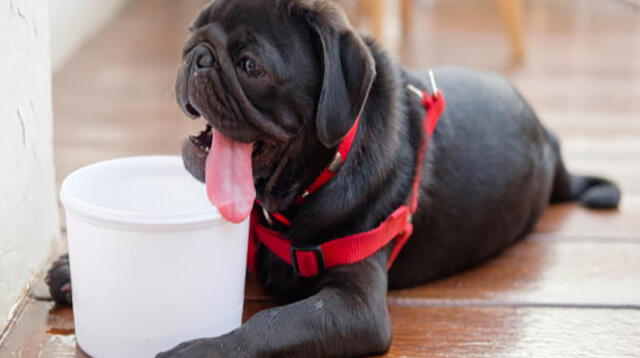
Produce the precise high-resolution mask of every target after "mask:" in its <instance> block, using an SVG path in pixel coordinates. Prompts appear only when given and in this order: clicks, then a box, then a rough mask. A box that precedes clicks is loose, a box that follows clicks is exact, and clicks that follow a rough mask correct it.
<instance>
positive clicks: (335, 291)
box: [158, 250, 391, 358]
mask: <svg viewBox="0 0 640 358" xmlns="http://www.w3.org/2000/svg"><path fill="white" fill-rule="evenodd" d="M387 257H388V253H387V252H385V250H381V251H380V252H379V253H378V254H376V255H375V256H374V257H371V258H369V259H367V260H365V261H363V262H360V263H357V264H354V265H348V266H342V267H337V268H334V269H332V270H330V271H327V272H326V273H325V274H324V275H323V277H322V278H321V283H320V285H321V288H320V290H319V292H318V293H317V294H315V295H314V296H311V297H309V298H306V299H304V300H302V301H298V302H296V303H293V304H290V305H286V306H282V307H278V308H273V309H268V310H265V311H262V312H259V313H258V314H256V315H255V316H253V317H252V318H251V319H250V320H249V321H248V322H246V323H245V324H244V325H242V326H241V327H240V328H238V329H236V330H235V331H233V332H231V333H229V334H227V335H225V336H222V337H218V338H205V339H199V340H195V341H190V342H186V343H183V344H181V345H179V346H178V347H176V348H174V349H173V350H171V351H169V352H165V353H162V354H160V355H158V358H195V357H200V358H204V357H305V358H323V357H341V358H349V357H368V356H372V355H379V354H382V353H384V352H386V351H387V350H388V349H389V346H390V344H391V321H390V318H389V312H388V309H387V267H386V262H387Z"/></svg>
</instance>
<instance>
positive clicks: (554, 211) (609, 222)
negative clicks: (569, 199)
mask: <svg viewBox="0 0 640 358" xmlns="http://www.w3.org/2000/svg"><path fill="white" fill-rule="evenodd" d="M639 218H640V196H625V197H623V199H622V202H621V205H620V209H619V210H606V211H597V210H589V209H585V208H583V207H581V206H579V205H577V204H561V205H554V206H552V207H550V208H549V209H548V210H547V212H546V213H545V215H544V216H543V217H542V218H541V219H540V221H539V222H538V224H537V225H536V227H535V232H536V233H553V235H554V236H557V237H561V236H562V237H595V238H628V239H637V238H638V237H640V220H639Z"/></svg>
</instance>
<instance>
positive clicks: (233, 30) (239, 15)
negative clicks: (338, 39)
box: [191, 0, 299, 49]
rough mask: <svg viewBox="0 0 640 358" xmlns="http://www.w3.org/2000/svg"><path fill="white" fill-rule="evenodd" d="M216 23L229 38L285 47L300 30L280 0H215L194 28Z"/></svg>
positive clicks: (194, 29) (194, 24)
mask: <svg viewBox="0 0 640 358" xmlns="http://www.w3.org/2000/svg"><path fill="white" fill-rule="evenodd" d="M212 24H213V25H215V27H216V28H217V29H218V30H219V31H222V32H223V33H224V35H225V37H227V39H228V40H230V41H233V40H239V41H250V40H252V39H256V38H261V39H264V40H267V41H268V42H269V43H271V44H273V45H275V46H276V47H278V48H281V49H285V48H287V44H291V42H292V40H293V39H292V37H294V36H296V34H298V33H299V31H292V30H293V29H292V26H295V24H294V23H293V21H292V19H290V18H289V16H288V15H287V11H286V7H285V6H282V2H281V1H279V0H215V1H213V2H212V3H211V4H209V5H208V6H207V7H206V8H205V9H203V10H202V12H201V13H200V14H199V15H198V17H197V18H196V20H195V21H194V23H193V25H192V27H191V29H192V31H196V30H198V29H200V28H202V27H205V26H207V25H212Z"/></svg>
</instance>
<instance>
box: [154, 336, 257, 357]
mask: <svg viewBox="0 0 640 358" xmlns="http://www.w3.org/2000/svg"><path fill="white" fill-rule="evenodd" d="M245 356H246V355H243V354H242V353H241V352H239V351H238V350H237V349H236V350H234V349H233V348H232V347H231V346H226V345H225V343H224V342H223V341H222V340H219V339H215V338H213V339H212V338H203V339H196V340H194V341H189V342H185V343H182V344H180V345H178V346H177V347H175V348H173V349H172V350H170V351H167V352H163V353H160V354H158V355H157V356H156V358H227V357H245Z"/></svg>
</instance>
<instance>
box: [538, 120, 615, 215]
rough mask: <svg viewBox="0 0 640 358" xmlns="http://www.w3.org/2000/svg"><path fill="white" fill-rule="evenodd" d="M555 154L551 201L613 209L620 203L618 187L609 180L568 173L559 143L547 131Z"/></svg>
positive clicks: (592, 207)
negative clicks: (574, 202) (571, 202)
mask: <svg viewBox="0 0 640 358" xmlns="http://www.w3.org/2000/svg"><path fill="white" fill-rule="evenodd" d="M547 134H548V137H549V140H550V143H551V145H552V148H553V150H554V152H555V154H556V158H557V159H556V171H555V178H554V183H553V191H552V194H551V203H559V202H567V201H577V202H580V203H581V204H582V205H583V206H584V207H587V208H591V209H615V208H617V207H618V205H619V204H620V198H621V196H622V193H621V192H620V188H619V187H618V186H617V185H616V184H615V183H613V182H612V181H610V180H607V179H603V178H599V177H594V176H580V175H573V174H571V173H569V172H568V171H567V169H566V167H565V166H564V163H563V161H562V155H561V152H560V143H559V142H558V140H557V139H556V138H555V136H554V135H553V134H551V133H550V132H547Z"/></svg>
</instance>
